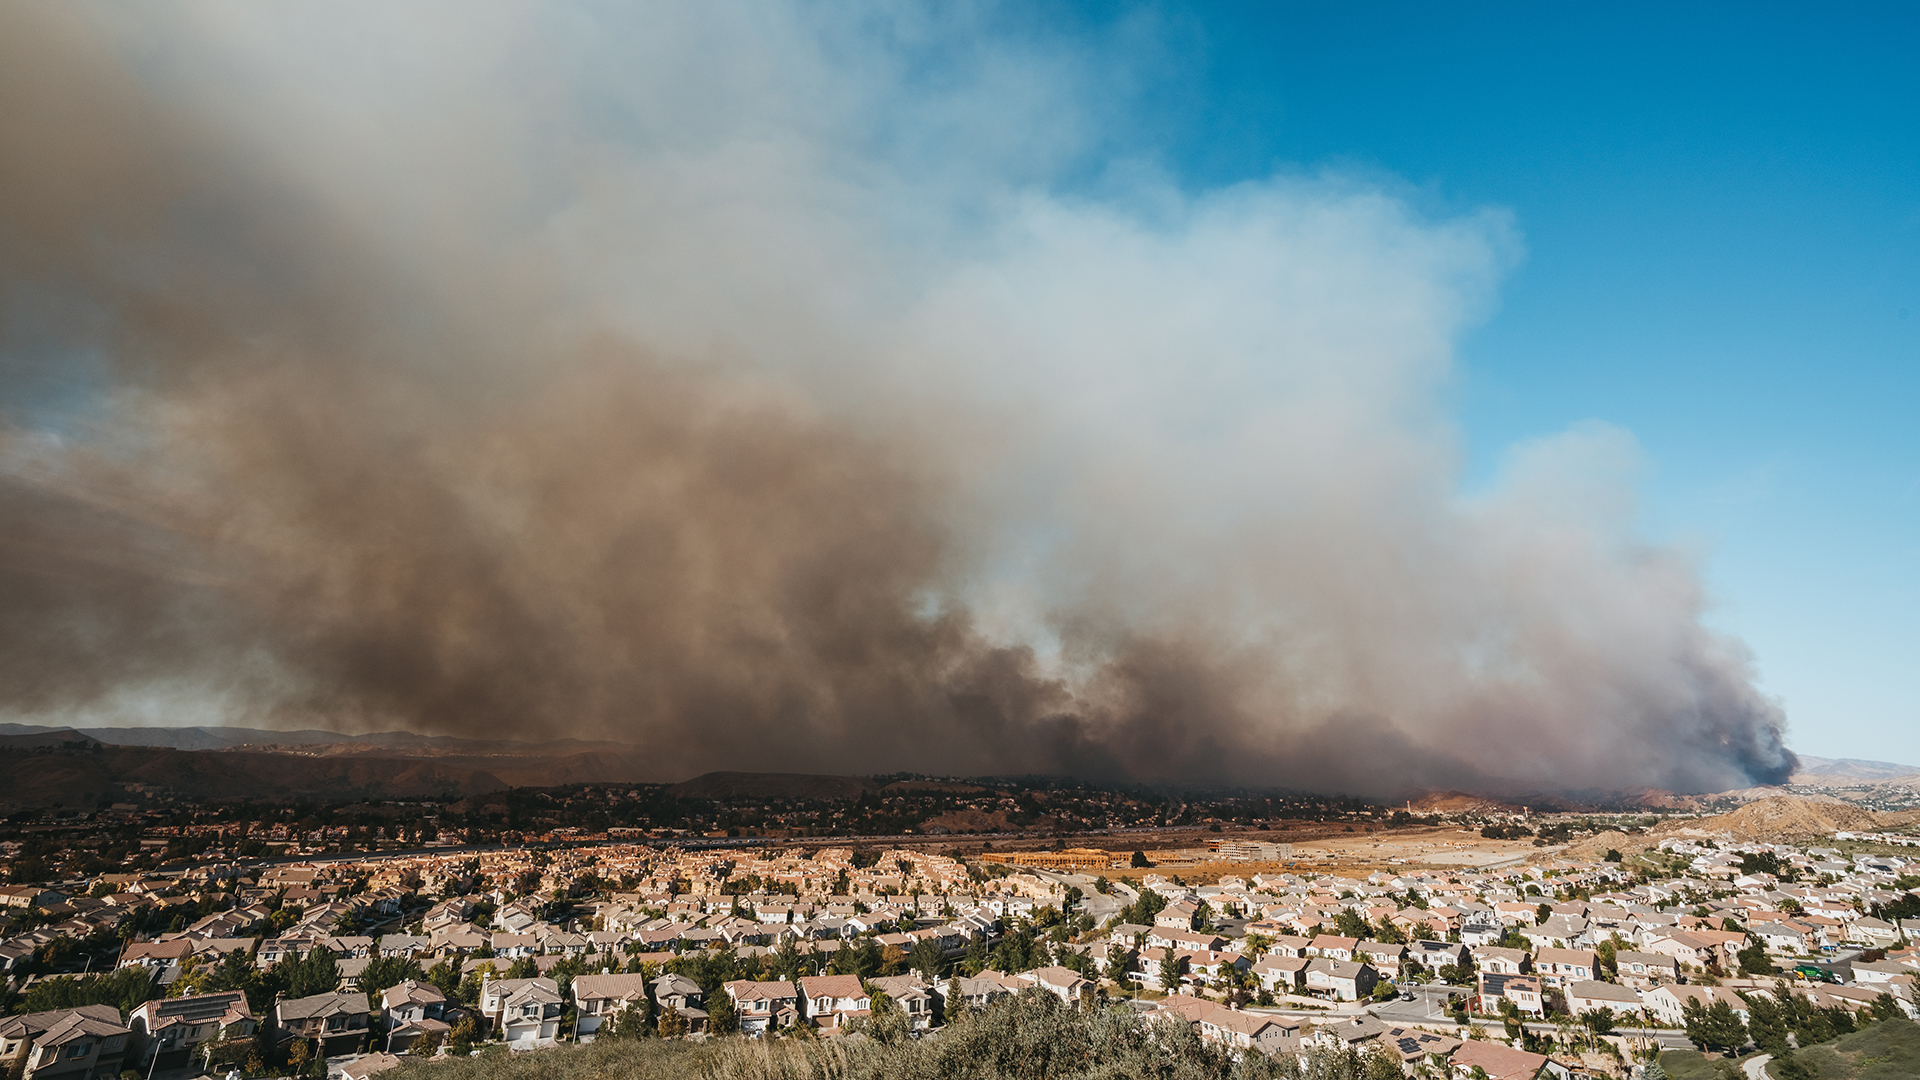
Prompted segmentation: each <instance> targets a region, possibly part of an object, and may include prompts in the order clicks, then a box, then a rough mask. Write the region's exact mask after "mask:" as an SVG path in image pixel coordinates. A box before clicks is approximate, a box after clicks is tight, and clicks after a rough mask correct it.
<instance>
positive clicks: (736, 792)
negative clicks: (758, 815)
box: [668, 772, 879, 801]
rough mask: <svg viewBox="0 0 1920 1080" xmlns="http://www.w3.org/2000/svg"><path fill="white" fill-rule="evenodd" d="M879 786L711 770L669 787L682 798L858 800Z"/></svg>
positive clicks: (842, 779) (861, 780)
mask: <svg viewBox="0 0 1920 1080" xmlns="http://www.w3.org/2000/svg"><path fill="white" fill-rule="evenodd" d="M878 789H879V785H878V784H875V783H874V782H873V781H871V780H868V779H865V778H864V777H858V776H814V775H810V774H808V773H756V772H710V773H705V774H702V775H700V776H696V777H694V778H693V779H691V780H688V781H686V782H685V783H680V784H675V785H673V787H671V788H669V789H668V790H669V791H671V792H673V794H675V795H677V796H679V797H681V798H683V799H714V800H721V801H724V800H727V799H813V800H824V799H857V798H859V797H860V796H862V795H864V794H866V793H867V792H869V791H876V790H878Z"/></svg>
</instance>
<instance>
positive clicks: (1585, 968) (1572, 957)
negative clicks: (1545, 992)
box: [1533, 948, 1600, 989]
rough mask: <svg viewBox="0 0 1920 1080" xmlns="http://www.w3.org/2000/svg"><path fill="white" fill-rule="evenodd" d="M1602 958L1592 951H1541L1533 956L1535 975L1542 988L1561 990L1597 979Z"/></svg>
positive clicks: (1537, 951)
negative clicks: (1572, 984) (1569, 984)
mask: <svg viewBox="0 0 1920 1080" xmlns="http://www.w3.org/2000/svg"><path fill="white" fill-rule="evenodd" d="M1599 970H1600V957H1599V956H1598V955H1596V954H1595V953H1594V951H1593V950H1592V949H1551V948H1549V949H1539V950H1536V951H1535V952H1534V954H1533V973H1534V974H1535V975H1537V976H1539V977H1540V984H1541V985H1542V986H1548V987H1552V988H1554V989H1560V988H1562V987H1565V986H1566V985H1567V984H1568V983H1572V982H1578V981H1581V980H1585V979H1591V978H1594V977H1595V973H1596V972H1598V971H1599Z"/></svg>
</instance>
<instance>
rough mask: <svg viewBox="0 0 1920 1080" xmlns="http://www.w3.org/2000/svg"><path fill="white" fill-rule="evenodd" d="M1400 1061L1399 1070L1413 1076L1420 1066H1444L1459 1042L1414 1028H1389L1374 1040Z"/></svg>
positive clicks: (1458, 1046)
mask: <svg viewBox="0 0 1920 1080" xmlns="http://www.w3.org/2000/svg"><path fill="white" fill-rule="evenodd" d="M1375 1042H1377V1043H1378V1044H1379V1045H1381V1046H1384V1047H1386V1048H1387V1050H1388V1051H1390V1052H1392V1053H1393V1054H1394V1055H1396V1056H1397V1057H1399V1059H1400V1068H1401V1069H1402V1071H1404V1072H1406V1073H1407V1074H1408V1075H1413V1074H1414V1072H1415V1070H1417V1069H1418V1068H1419V1067H1420V1066H1422V1065H1435V1066H1439V1065H1444V1064H1445V1063H1446V1062H1447V1059H1448V1058H1449V1057H1451V1056H1452V1054H1453V1052H1454V1051H1455V1050H1458V1049H1460V1040H1459V1039H1455V1038H1451V1037H1449V1036H1446V1035H1440V1034H1436V1033H1434V1032H1431V1031H1420V1030H1418V1029H1416V1028H1403V1027H1390V1028H1388V1029H1387V1030H1385V1031H1383V1032H1381V1033H1380V1037H1379V1038H1378V1039H1376V1040H1375Z"/></svg>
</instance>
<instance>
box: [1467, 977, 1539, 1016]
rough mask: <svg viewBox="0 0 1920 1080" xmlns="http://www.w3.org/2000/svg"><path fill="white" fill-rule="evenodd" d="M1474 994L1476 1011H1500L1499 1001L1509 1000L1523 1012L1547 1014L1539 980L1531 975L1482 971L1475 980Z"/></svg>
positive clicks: (1536, 1014) (1534, 1014)
mask: <svg viewBox="0 0 1920 1080" xmlns="http://www.w3.org/2000/svg"><path fill="white" fill-rule="evenodd" d="M1475 996H1476V998H1477V999H1478V1004H1477V1006H1476V1007H1475V1011H1476V1012H1483V1013H1496V1012H1500V1011H1501V1009H1500V1004H1501V1002H1511V1003H1512V1005H1513V1007H1514V1008H1516V1009H1518V1010H1520V1011H1521V1012H1523V1013H1527V1014H1529V1015H1532V1016H1545V1015H1546V1014H1547V1007H1546V1002H1545V1001H1544V1000H1543V999H1542V996H1541V990H1540V980H1539V979H1538V978H1536V977H1534V976H1532V975H1501V974H1496V973H1494V972H1490V971H1482V972H1480V973H1479V976H1478V979H1477V981H1476V986H1475Z"/></svg>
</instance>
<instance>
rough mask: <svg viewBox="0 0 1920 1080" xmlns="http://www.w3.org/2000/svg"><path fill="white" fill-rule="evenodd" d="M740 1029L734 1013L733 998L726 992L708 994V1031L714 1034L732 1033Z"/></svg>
mask: <svg viewBox="0 0 1920 1080" xmlns="http://www.w3.org/2000/svg"><path fill="white" fill-rule="evenodd" d="M739 1030H740V1019H739V1017H738V1016H736V1015H735V1014H734V1011H733V999H732V998H730V997H728V996H727V995H726V994H724V993H720V994H709V995H707V1031H708V1032H710V1033H712V1034H714V1035H732V1034H733V1033H734V1032H737V1031H739Z"/></svg>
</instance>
